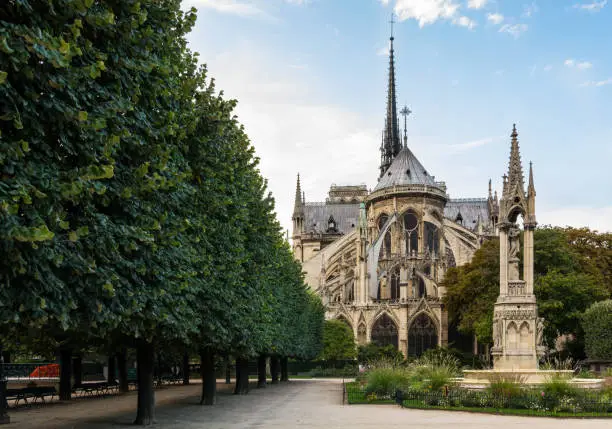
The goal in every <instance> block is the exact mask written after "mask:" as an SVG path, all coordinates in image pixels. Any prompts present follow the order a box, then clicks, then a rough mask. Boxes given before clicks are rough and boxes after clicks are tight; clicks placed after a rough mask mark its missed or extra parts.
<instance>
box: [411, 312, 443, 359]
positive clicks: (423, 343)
mask: <svg viewBox="0 0 612 429" xmlns="http://www.w3.org/2000/svg"><path fill="white" fill-rule="evenodd" d="M437 346H438V332H437V329H436V325H435V323H434V321H433V320H431V317H429V316H428V315H427V314H425V313H421V314H419V315H418V316H417V317H416V318H415V319H414V321H413V322H412V324H411V325H410V328H409V330H408V356H413V357H419V356H421V355H422V354H423V353H424V352H425V351H426V350H428V349H432V348H435V347H437Z"/></svg>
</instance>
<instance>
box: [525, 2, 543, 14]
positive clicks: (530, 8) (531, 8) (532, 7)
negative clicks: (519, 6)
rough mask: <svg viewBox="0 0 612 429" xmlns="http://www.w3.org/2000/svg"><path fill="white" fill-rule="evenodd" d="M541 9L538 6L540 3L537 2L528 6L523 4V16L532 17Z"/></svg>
mask: <svg viewBox="0 0 612 429" xmlns="http://www.w3.org/2000/svg"><path fill="white" fill-rule="evenodd" d="M539 10H540V8H539V7H538V5H537V4H536V3H535V2H533V3H531V4H528V5H526V6H523V17H524V18H531V17H532V16H533V15H535V14H536V13H537V12H538V11H539Z"/></svg>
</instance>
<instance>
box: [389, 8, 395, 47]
mask: <svg viewBox="0 0 612 429" xmlns="http://www.w3.org/2000/svg"><path fill="white" fill-rule="evenodd" d="M394 17H395V14H394V13H393V12H391V20H390V21H389V24H391V40H393V24H395V22H396V21H395V19H393V18H394Z"/></svg>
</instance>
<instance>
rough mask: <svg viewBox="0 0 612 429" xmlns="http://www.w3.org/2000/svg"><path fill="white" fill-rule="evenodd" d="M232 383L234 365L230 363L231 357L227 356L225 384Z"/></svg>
mask: <svg viewBox="0 0 612 429" xmlns="http://www.w3.org/2000/svg"><path fill="white" fill-rule="evenodd" d="M231 382H232V365H231V362H230V356H229V355H225V384H230V383H231Z"/></svg>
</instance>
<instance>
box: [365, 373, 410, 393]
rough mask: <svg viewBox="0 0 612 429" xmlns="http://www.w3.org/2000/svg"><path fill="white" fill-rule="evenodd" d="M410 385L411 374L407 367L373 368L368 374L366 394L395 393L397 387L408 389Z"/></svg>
mask: <svg viewBox="0 0 612 429" xmlns="http://www.w3.org/2000/svg"><path fill="white" fill-rule="evenodd" d="M409 385H410V376H409V373H408V371H407V370H406V369H405V368H398V367H386V368H385V367H379V368H372V369H370V370H369V371H368V373H367V376H366V394H371V393H376V394H377V395H379V396H382V395H393V394H395V391H396V390H397V389H400V390H406V389H407V388H408V386H409Z"/></svg>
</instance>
